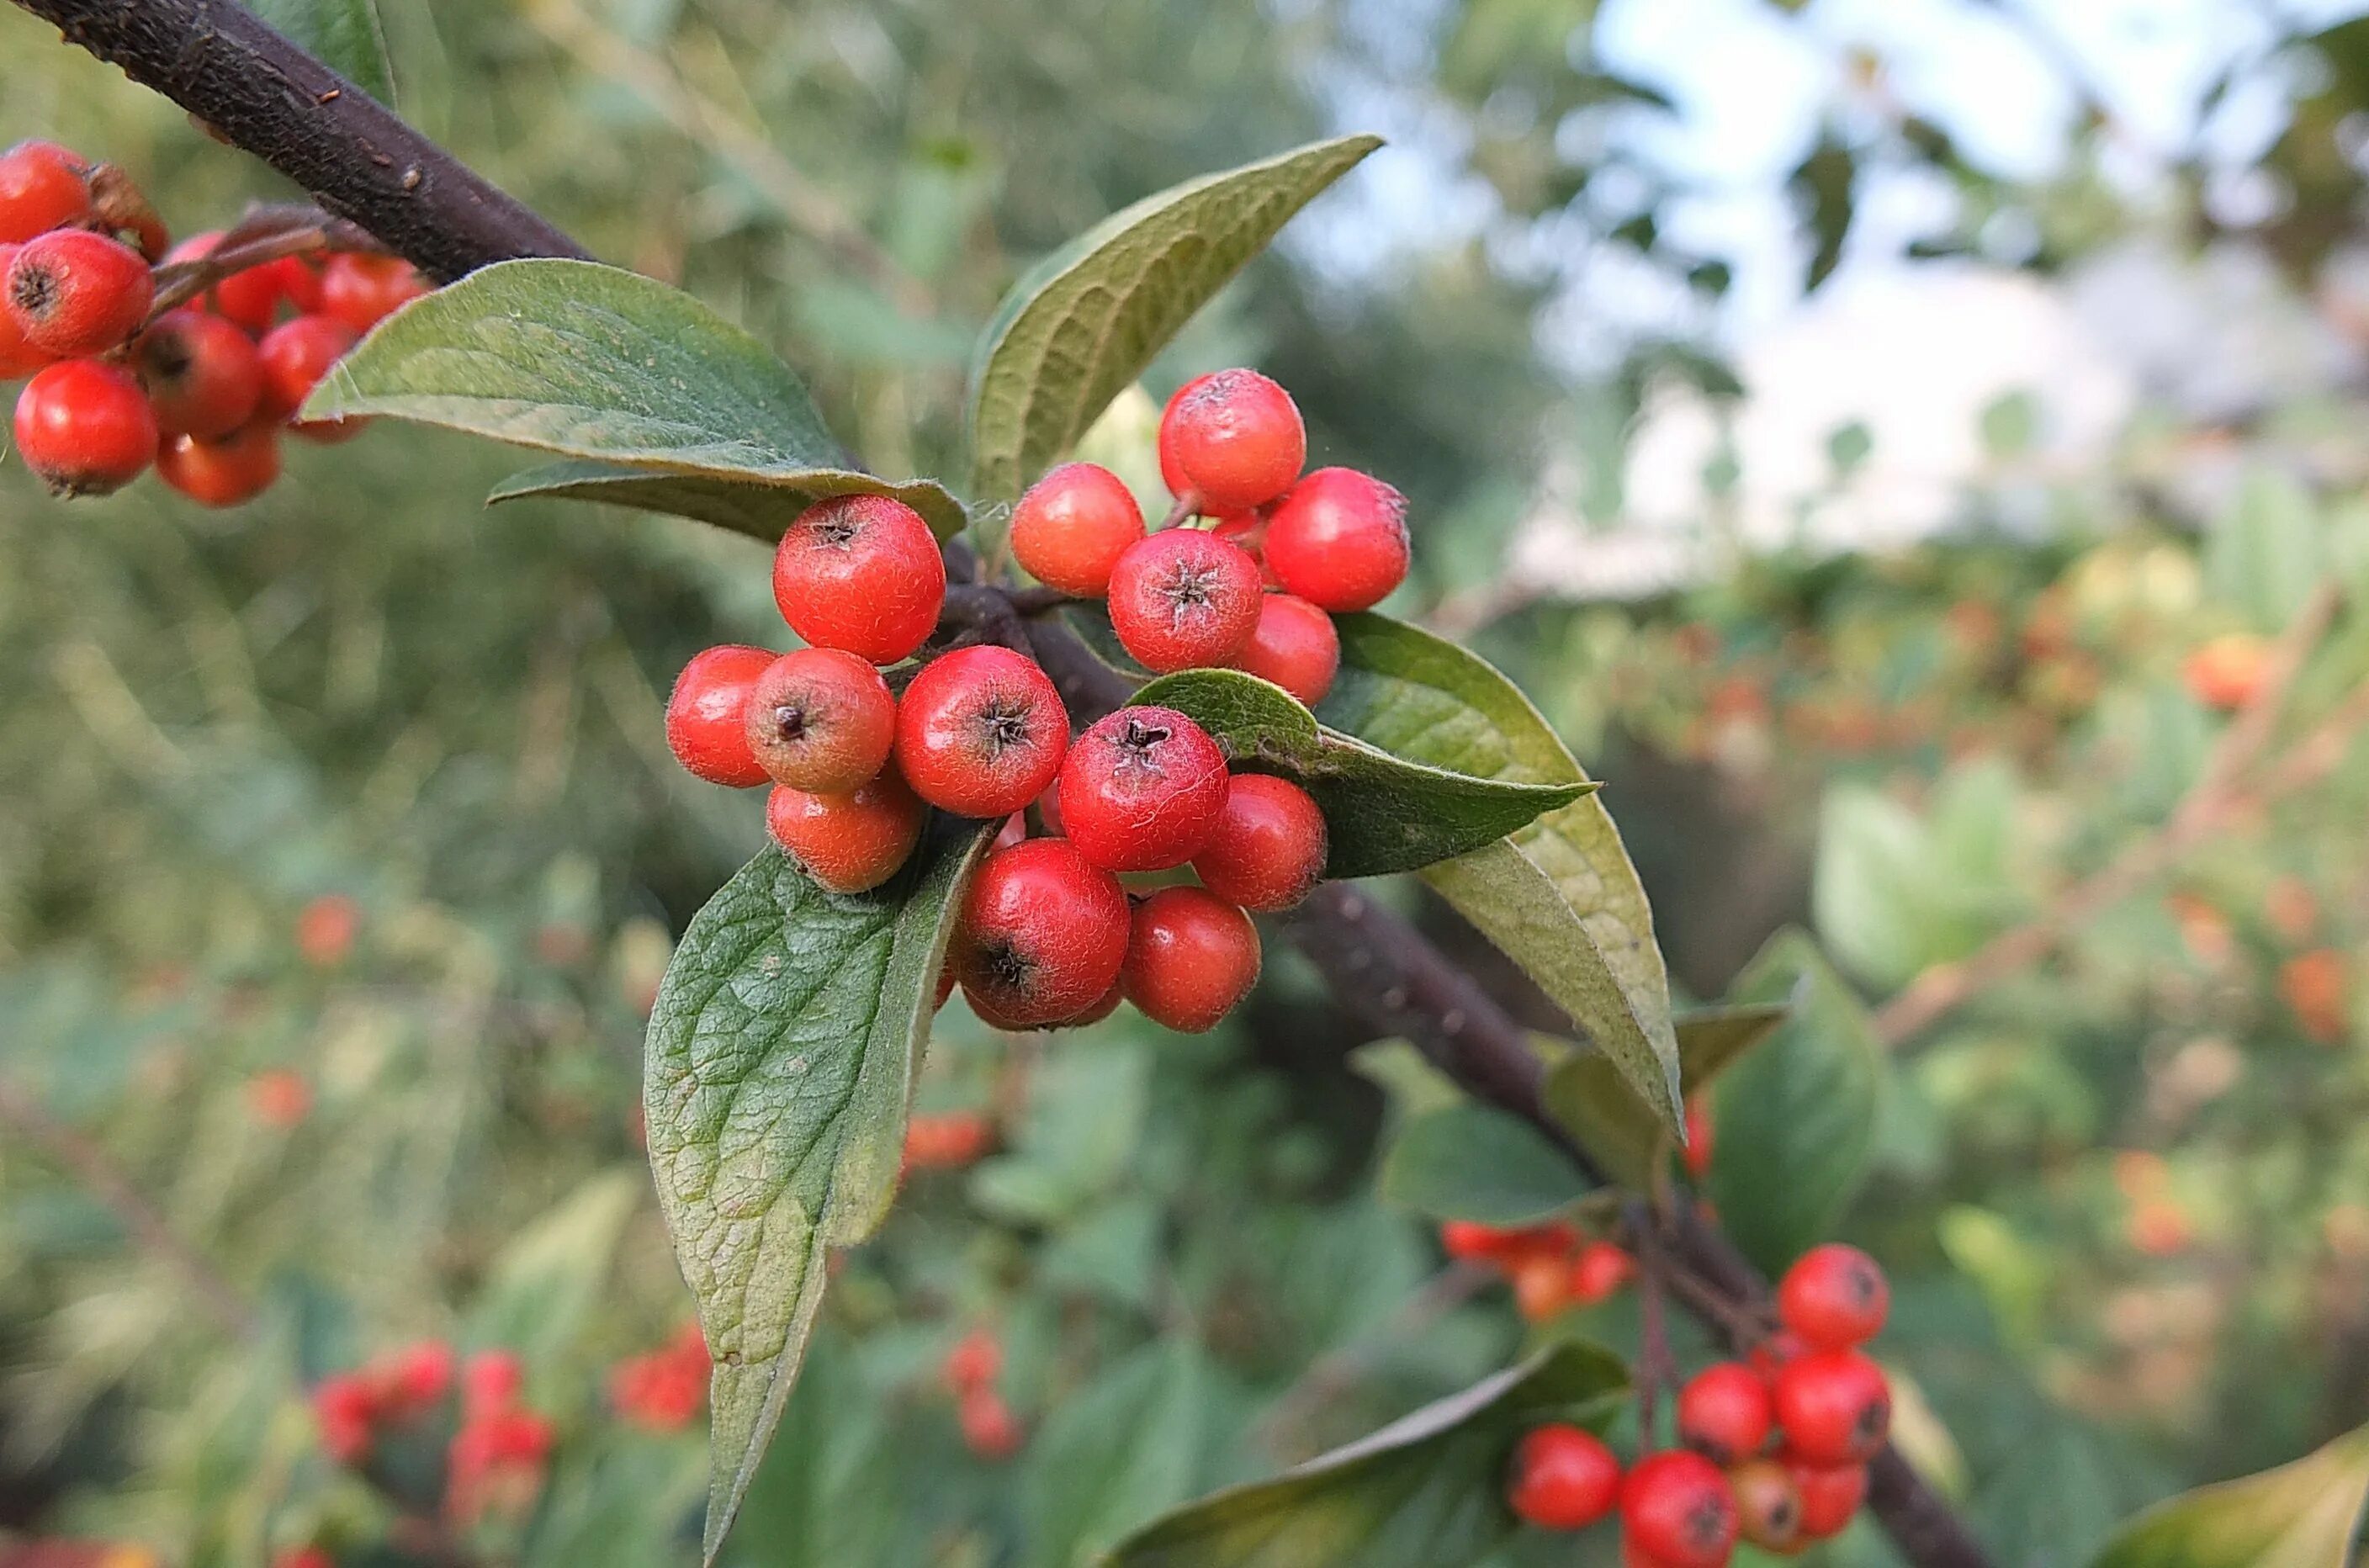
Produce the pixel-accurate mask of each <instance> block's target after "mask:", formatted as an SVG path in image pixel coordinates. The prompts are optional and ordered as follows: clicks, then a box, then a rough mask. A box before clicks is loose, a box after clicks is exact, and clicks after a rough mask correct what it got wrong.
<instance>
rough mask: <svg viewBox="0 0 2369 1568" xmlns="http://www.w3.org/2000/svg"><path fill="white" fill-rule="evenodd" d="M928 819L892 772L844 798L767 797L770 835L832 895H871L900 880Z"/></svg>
mask: <svg viewBox="0 0 2369 1568" xmlns="http://www.w3.org/2000/svg"><path fill="white" fill-rule="evenodd" d="M928 814H929V813H928V811H927V809H926V808H925V807H923V806H922V805H921V797H920V796H919V795H915V794H914V793H913V792H912V791H911V790H910V788H908V787H907V786H906V784H905V781H904V780H903V779H901V778H899V777H898V776H897V770H896V769H894V768H883V769H881V770H880V772H879V773H877V774H875V776H874V777H872V778H870V779H868V780H866V781H865V782H864V783H863V784H859V785H857V786H856V787H855V788H854V789H852V790H850V791H848V792H847V793H846V794H844V795H815V794H812V793H810V792H808V791H806V790H802V789H792V788H790V787H789V786H788V785H786V784H776V785H774V786H773V793H772V794H771V795H767V796H766V797H765V829H766V831H768V832H770V833H772V835H773V841H774V842H775V843H777V844H779V845H781V846H782V848H784V849H785V850H787V851H788V852H789V853H790V857H791V858H792V859H793V860H795V861H796V862H797V863H798V864H799V866H800V867H801V868H803V869H804V870H805V872H806V874H807V876H810V877H812V878H814V880H815V883H816V885H817V886H818V887H821V888H822V889H823V890H824V891H825V892H830V893H864V892H869V891H870V890H871V889H873V888H875V887H879V886H880V884H882V883H883V882H886V881H887V880H888V879H889V878H890V877H891V876H896V875H897V872H898V868H899V867H901V866H902V865H903V864H905V862H906V861H908V860H910V858H912V853H913V846H914V845H915V844H917V843H919V842H920V841H921V821H922V818H925V817H926V816H928Z"/></svg>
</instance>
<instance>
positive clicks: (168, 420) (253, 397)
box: [132, 310, 263, 441]
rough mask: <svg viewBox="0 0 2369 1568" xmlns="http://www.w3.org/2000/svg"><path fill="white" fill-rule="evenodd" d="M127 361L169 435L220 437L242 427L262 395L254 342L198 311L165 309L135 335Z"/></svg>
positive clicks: (260, 367) (159, 425)
mask: <svg viewBox="0 0 2369 1568" xmlns="http://www.w3.org/2000/svg"><path fill="white" fill-rule="evenodd" d="M132 366H133V368H134V369H135V370H136V371H137V372H139V375H140V384H141V386H142V387H143V389H144V390H145V391H146V392H147V394H148V403H149V406H151V407H153V408H154V409H155V411H156V428H157V429H159V430H162V431H163V432H164V433H165V434H166V435H168V436H200V437H203V438H204V439H205V440H207V441H220V440H222V439H223V437H224V436H227V435H229V434H230V433H231V432H232V431H234V430H236V429H239V428H241V427H242V426H244V425H245V424H246V422H247V420H248V418H250V417H251V416H252V415H253V414H254V413H255V410H256V406H257V404H259V403H260V402H261V401H262V399H263V361H262V358H261V357H260V356H259V355H258V354H257V352H256V350H255V340H254V339H253V338H249V337H248V336H247V335H246V333H244V332H241V331H240V330H239V329H238V328H237V327H235V326H232V325H231V324H230V323H229V322H227V321H224V320H223V318H222V317H221V316H218V315H206V314H205V313H204V312H203V311H195V310H174V311H166V313H165V314H164V315H162V316H160V317H158V318H157V320H156V323H155V325H154V326H151V327H149V328H148V330H147V331H145V332H143V333H142V334H141V335H140V341H139V342H138V343H136V344H134V345H133V346H132Z"/></svg>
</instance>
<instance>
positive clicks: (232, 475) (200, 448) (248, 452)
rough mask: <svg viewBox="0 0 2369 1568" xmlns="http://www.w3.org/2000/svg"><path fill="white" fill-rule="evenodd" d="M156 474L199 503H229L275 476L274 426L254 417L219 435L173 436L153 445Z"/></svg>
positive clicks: (260, 490)
mask: <svg viewBox="0 0 2369 1568" xmlns="http://www.w3.org/2000/svg"><path fill="white" fill-rule="evenodd" d="M156 477H158V478H159V479H162V480H164V481H165V483H166V484H167V485H170V486H172V487H173V488H174V489H176V490H178V491H179V492H180V493H181V494H183V495H185V496H187V497H189V499H191V500H193V501H196V502H197V503H198V504H199V505H200V506H209V507H235V506H238V505H240V504H242V503H244V502H246V501H251V500H253V499H255V498H256V497H257V496H259V495H261V494H263V492H264V491H266V490H269V488H271V486H272V482H273V481H275V480H277V479H278V478H279V477H280V431H279V429H278V427H276V426H274V425H271V424H269V423H267V422H265V421H263V420H257V421H256V422H255V423H254V424H252V425H249V426H247V427H246V429H243V430H233V431H232V432H231V433H230V434H229V435H226V436H224V437H223V438H222V440H220V441H200V439H199V438H197V437H196V436H174V437H172V438H171V439H169V440H167V441H166V442H165V443H164V444H163V445H162V446H161V447H159V448H158V449H157V451H156Z"/></svg>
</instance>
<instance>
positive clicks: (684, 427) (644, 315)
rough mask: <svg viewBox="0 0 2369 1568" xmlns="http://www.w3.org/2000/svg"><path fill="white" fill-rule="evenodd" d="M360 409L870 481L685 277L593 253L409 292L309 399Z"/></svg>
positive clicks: (551, 448) (786, 485)
mask: <svg viewBox="0 0 2369 1568" xmlns="http://www.w3.org/2000/svg"><path fill="white" fill-rule="evenodd" d="M361 416H384V417H386V418H396V419H414V420H418V421H419V422H421V423H423V424H430V425H441V426H444V427H446V428H447V429H456V430H465V431H468V432H469V433H470V434H473V435H480V436H486V437H490V438H491V439H493V440H495V441H508V442H509V443H510V444H512V445H514V446H525V447H533V448H536V449H538V450H541V451H544V452H555V453H557V454H558V455H560V456H562V457H570V458H578V459H582V460H586V461H589V462H591V463H596V464H609V465H612V466H613V467H618V468H624V469H631V470H634V471H636V472H638V473H643V474H656V475H697V476H701V477H704V478H707V479H712V480H715V481H718V482H720V483H723V484H726V485H733V486H750V487H761V488H768V489H775V490H781V491H784V492H786V493H788V494H789V495H790V496H793V497H795V498H803V499H806V500H813V499H818V498H821V497H823V496H828V495H841V494H845V493H847V492H848V490H850V489H851V488H853V489H861V490H864V491H867V492H869V491H876V490H877V489H878V488H879V487H880V482H879V481H878V480H876V479H874V478H872V477H870V476H869V475H862V474H859V473H857V472H856V471H855V468H854V464H853V463H851V462H850V461H849V459H848V457H847V454H846V453H845V452H843V451H842V450H841V447H840V445H839V443H838V441H834V440H833V439H832V438H831V435H830V431H829V430H827V429H824V428H823V423H822V416H821V415H819V414H818V413H817V412H816V411H815V406H814V401H813V399H812V398H810V397H809V396H807V389H806V383H803V382H801V381H800V380H799V379H798V378H797V376H796V374H795V372H792V371H791V370H790V368H789V367H788V366H787V365H784V364H783V363H782V361H780V360H778V359H776V358H774V356H773V353H772V350H771V349H767V348H766V347H765V346H764V345H763V344H762V343H760V342H759V341H757V339H756V338H752V337H750V335H749V334H748V333H746V332H744V331H742V330H741V329H740V328H738V327H737V326H733V325H732V324H731V323H730V322H728V321H726V320H725V319H724V318H723V317H722V316H720V315H716V314H715V312H714V311H712V310H710V309H708V308H707V306H705V305H704V304H702V303H699V302H698V301H697V300H695V299H692V297H691V296H690V295H689V294H686V293H684V292H682V291H681V290H680V289H672V288H669V287H668V286H667V285H666V284H664V283H660V282H658V281H657V280H654V279H649V278H644V277H641V276H640V275H638V274H636V273H633V272H626V271H623V270H621V269H617V268H614V267H603V266H601V265H600V264H598V263H596V262H590V261H544V260H536V261H504V262H499V263H497V264H496V265H494V266H492V267H487V268H484V269H480V270H478V271H475V272H472V273H471V274H469V276H467V277H466V278H463V279H462V280H460V281H459V282H457V283H453V284H452V285H450V286H449V287H446V288H442V289H439V290H437V291H436V292H434V293H432V294H429V295H426V296H425V297H423V298H421V299H418V300H415V301H413V302H412V303H410V304H408V305H406V306H405V307H404V308H403V309H402V310H400V311H398V312H396V313H395V315H392V316H390V317H388V318H387V319H386V320H385V321H383V322H382V323H380V324H379V326H378V327H377V328H376V330H374V331H372V333H371V335H370V336H369V337H368V338H364V339H362V341H361V343H360V346H358V347H357V348H356V349H354V351H353V352H352V353H350V354H348V355H347V356H346V357H345V358H344V359H343V360H340V361H338V363H337V365H336V366H335V367H334V368H333V369H332V370H331V371H330V372H329V373H328V375H327V376H326V377H325V378H323V380H322V383H321V384H320V386H319V387H317V388H316V389H315V391H314V393H313V395H312V396H311V397H310V398H309V399H307V400H306V402H305V405H304V417H305V418H316V419H317V418H354V417H361ZM536 477H537V482H538V483H543V482H544V481H546V480H547V479H548V478H549V477H550V476H547V475H545V476H536ZM584 477H585V476H584V475H577V478H578V479H582V478H584ZM892 493H896V494H899V495H903V496H905V497H906V498H907V499H909V500H910V502H911V504H912V505H914V506H915V507H916V508H917V509H919V510H921V514H922V515H923V516H924V517H927V518H928V519H929V520H930V525H931V527H932V528H933V529H935V530H937V531H938V532H939V534H940V536H941V537H951V536H952V535H953V534H954V533H955V532H957V531H959V530H960V529H961V528H962V526H963V523H964V518H963V510H962V507H961V504H960V503H959V502H957V501H956V499H955V498H954V497H953V496H952V495H950V494H948V493H947V492H946V491H945V490H944V488H943V487H941V486H937V485H934V484H930V483H928V482H926V481H917V482H915V483H914V484H912V485H910V486H899V487H897V488H896V489H895V490H894V491H892ZM633 504H639V503H633ZM694 515H697V514H694Z"/></svg>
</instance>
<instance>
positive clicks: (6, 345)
mask: <svg viewBox="0 0 2369 1568" xmlns="http://www.w3.org/2000/svg"><path fill="white" fill-rule="evenodd" d="M18 248H19V247H18V246H15V245H13V244H7V243H0V279H6V277H7V276H8V264H9V263H10V262H12V261H14V260H15V259H16V258H17V249H18ZM56 358H57V356H56V355H55V354H52V353H50V352H49V351H47V350H46V349H36V348H35V347H33V345H32V344H30V343H29V342H27V341H26V340H25V334H24V332H23V330H22V329H21V328H19V327H18V326H17V318H16V316H15V315H11V314H10V313H9V311H8V310H7V309H6V307H5V306H0V381H15V380H16V379H17V377H18V376H28V375H31V374H32V373H33V372H35V371H37V370H40V368H41V367H42V366H43V365H46V364H48V363H50V362H51V361H53V360H55V359H56Z"/></svg>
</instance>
